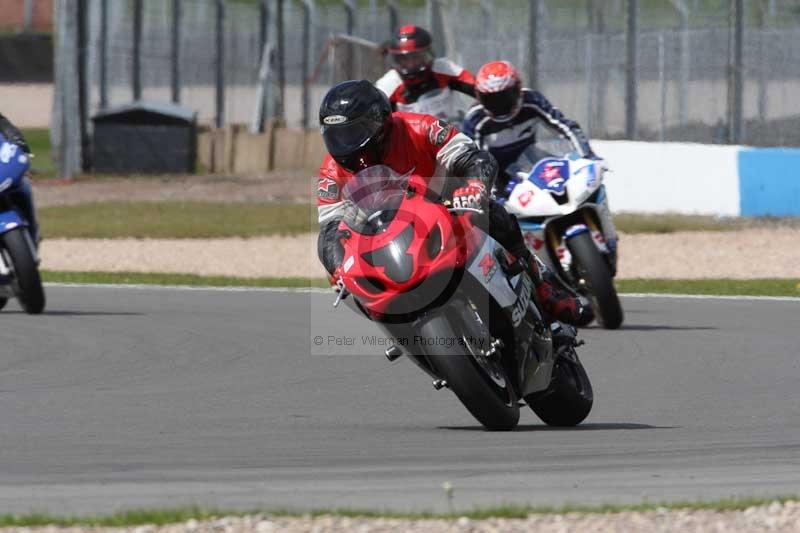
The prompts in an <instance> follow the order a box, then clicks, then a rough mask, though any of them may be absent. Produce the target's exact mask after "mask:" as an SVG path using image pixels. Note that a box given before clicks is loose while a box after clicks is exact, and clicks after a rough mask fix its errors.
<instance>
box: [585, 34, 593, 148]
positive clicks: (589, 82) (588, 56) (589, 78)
mask: <svg viewBox="0 0 800 533" xmlns="http://www.w3.org/2000/svg"><path fill="white" fill-rule="evenodd" d="M592 36H593V34H592V32H591V31H588V32H586V46H585V48H584V56H583V70H584V71H585V73H586V124H585V126H586V134H587V135H588V136H590V137H591V135H592V129H593V128H594V79H593V78H594V76H593V75H594V69H593V65H592V63H594V57H593V53H592V52H593V50H592V47H593V46H594V42H593V41H594V39H592Z"/></svg>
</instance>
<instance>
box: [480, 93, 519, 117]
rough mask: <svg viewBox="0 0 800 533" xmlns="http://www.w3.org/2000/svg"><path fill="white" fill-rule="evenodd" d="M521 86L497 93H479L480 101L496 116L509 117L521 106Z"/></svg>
mask: <svg viewBox="0 0 800 533" xmlns="http://www.w3.org/2000/svg"><path fill="white" fill-rule="evenodd" d="M519 96H520V89H519V87H512V88H510V89H506V90H504V91H498V92H495V93H481V92H479V93H478V101H479V102H480V103H481V105H483V107H484V108H485V109H486V111H488V112H489V114H490V115H492V116H493V117H494V118H500V119H502V118H507V117H509V116H510V115H512V114H513V113H514V112H515V111H516V110H517V108H518V107H519Z"/></svg>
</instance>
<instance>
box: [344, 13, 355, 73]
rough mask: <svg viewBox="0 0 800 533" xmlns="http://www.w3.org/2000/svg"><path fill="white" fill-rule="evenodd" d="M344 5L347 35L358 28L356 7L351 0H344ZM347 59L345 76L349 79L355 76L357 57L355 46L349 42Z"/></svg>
mask: <svg viewBox="0 0 800 533" xmlns="http://www.w3.org/2000/svg"><path fill="white" fill-rule="evenodd" d="M342 6H344V14H345V17H346V18H347V22H346V24H345V33H346V34H347V35H353V32H354V31H355V30H356V13H355V11H356V8H355V5H354V4H353V2H352V1H351V0H342ZM344 48H345V50H346V52H345V54H346V55H345V60H344V74H345V78H347V79H348V80H352V79H353V78H354V77H355V64H354V63H355V58H354V57H353V56H354V55H355V54H354V52H355V48H354V47H353V45H352V44H351V43H347V44H346V45H345V47H344Z"/></svg>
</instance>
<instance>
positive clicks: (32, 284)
mask: <svg viewBox="0 0 800 533" xmlns="http://www.w3.org/2000/svg"><path fill="white" fill-rule="evenodd" d="M27 231H28V230H27V229H26V228H22V227H20V228H16V229H12V230H11V231H9V232H7V233H5V234H3V236H2V240H3V248H4V251H3V252H4V253H5V254H6V258H7V259H8V260H10V263H11V266H12V267H13V269H14V277H15V278H16V281H15V284H16V287H15V289H16V291H15V292H16V295H17V299H18V300H19V303H20V305H21V306H22V309H24V310H25V312H26V313H28V314H31V315H38V314H39V313H41V312H42V311H43V310H44V304H45V297H44V289H43V288H42V279H41V277H40V276H39V267H38V266H37V265H36V260H35V259H34V256H33V254H32V253H31V249H30V246H29V245H28V241H29V237H28V236H27V235H25V232H27Z"/></svg>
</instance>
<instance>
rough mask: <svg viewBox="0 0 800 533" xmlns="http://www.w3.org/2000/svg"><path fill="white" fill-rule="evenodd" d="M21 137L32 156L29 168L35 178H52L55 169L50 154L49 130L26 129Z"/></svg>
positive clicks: (54, 174)
mask: <svg viewBox="0 0 800 533" xmlns="http://www.w3.org/2000/svg"><path fill="white" fill-rule="evenodd" d="M22 135H23V136H24V137H25V141H26V142H27V143H28V147H29V148H30V149H31V153H32V154H33V160H32V161H31V168H32V172H33V175H34V177H35V178H54V177H55V176H56V167H55V164H54V163H53V157H52V154H51V153H50V130H49V129H47V128H28V129H23V130H22Z"/></svg>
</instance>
